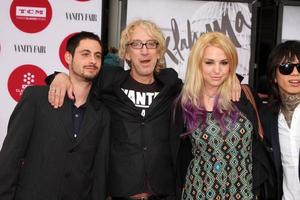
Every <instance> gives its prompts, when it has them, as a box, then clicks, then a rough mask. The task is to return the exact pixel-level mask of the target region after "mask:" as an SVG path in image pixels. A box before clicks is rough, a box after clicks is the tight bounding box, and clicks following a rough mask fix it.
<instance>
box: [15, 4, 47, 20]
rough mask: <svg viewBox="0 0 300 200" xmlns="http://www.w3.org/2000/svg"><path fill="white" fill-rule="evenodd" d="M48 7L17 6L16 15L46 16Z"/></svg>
mask: <svg viewBox="0 0 300 200" xmlns="http://www.w3.org/2000/svg"><path fill="white" fill-rule="evenodd" d="M46 11H47V9H46V8H39V7H24V6H17V7H16V16H17V17H32V18H35V17H36V18H44V20H45V18H46Z"/></svg>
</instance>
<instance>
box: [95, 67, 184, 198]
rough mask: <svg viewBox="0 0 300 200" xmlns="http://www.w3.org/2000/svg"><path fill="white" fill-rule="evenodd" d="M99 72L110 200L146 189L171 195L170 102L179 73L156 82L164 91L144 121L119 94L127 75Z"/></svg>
mask: <svg viewBox="0 0 300 200" xmlns="http://www.w3.org/2000/svg"><path fill="white" fill-rule="evenodd" d="M101 70H102V71H101V74H100V78H99V80H98V81H99V88H98V90H97V91H98V92H99V95H100V96H99V97H100V98H101V100H103V102H104V103H105V105H106V106H107V107H108V108H109V110H110V113H111V118H112V129H111V157H110V160H111V165H110V180H109V186H110V193H111V196H114V197H127V196H130V195H133V194H137V193H141V192H145V190H147V189H149V188H150V189H151V190H152V192H153V193H154V194H156V195H174V193H175V165H174V163H173V159H172V154H171V147H170V146H171V136H170V130H169V125H170V124H169V122H170V117H171V109H172V104H173V101H174V99H175V97H176V96H177V94H178V92H179V91H180V89H181V86H182V82H181V80H180V79H178V77H177V73H176V72H175V71H174V70H173V69H170V68H167V69H163V70H162V71H161V72H160V73H159V74H158V75H156V76H155V78H156V80H157V81H158V82H159V83H160V84H161V85H162V86H163V87H162V89H161V91H160V93H159V94H158V95H157V97H155V99H154V100H153V102H152V104H151V106H150V107H149V109H148V110H147V113H146V115H145V117H142V116H141V114H140V111H139V109H137V108H136V107H135V105H134V104H133V103H132V101H131V100H130V99H129V98H128V97H127V95H126V94H125V93H124V92H123V91H122V89H121V87H122V83H123V82H124V81H125V80H126V79H127V78H128V77H129V76H130V71H124V70H123V69H122V68H118V67H111V68H105V67H103V68H102V69H101Z"/></svg>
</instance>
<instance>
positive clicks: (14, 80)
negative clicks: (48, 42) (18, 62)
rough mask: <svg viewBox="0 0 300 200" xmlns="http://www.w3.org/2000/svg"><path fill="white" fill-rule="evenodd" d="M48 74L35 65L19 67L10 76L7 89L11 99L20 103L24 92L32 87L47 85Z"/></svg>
mask: <svg viewBox="0 0 300 200" xmlns="http://www.w3.org/2000/svg"><path fill="white" fill-rule="evenodd" d="M46 76H47V75H46V73H45V72H44V71H43V70H42V69H41V68H39V67H37V66H35V65H22V66H19V67H17V68H16V69H15V70H14V71H13V72H12V73H11V74H10V76H9V78H8V83H7V85H8V86H7V87H8V90H9V93H10V95H11V97H12V98H13V99H14V100H15V101H19V100H20V98H21V96H22V94H23V91H24V90H25V89H26V87H28V86H30V85H45V82H44V79H45V78H46Z"/></svg>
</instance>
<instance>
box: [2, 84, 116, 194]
mask: <svg viewBox="0 0 300 200" xmlns="http://www.w3.org/2000/svg"><path fill="white" fill-rule="evenodd" d="M48 90H49V88H48V87H38V86H35V87H28V88H26V90H25V91H24V93H23V96H22V99H21V100H20V102H19V103H18V104H17V106H16V108H15V109H14V111H13V113H12V115H11V118H10V120H9V125H8V133H7V136H6V138H5V140H4V143H3V146H2V149H1V152H0V200H62V199H64V200H105V199H106V180H107V171H108V162H109V161H108V156H109V152H108V151H109V124H110V123H109V120H110V117H109V113H108V111H107V109H106V108H105V107H104V106H103V104H101V103H100V102H99V101H95V98H92V97H90V101H89V102H88V105H87V108H86V111H85V117H84V121H83V123H82V127H81V130H80V133H79V137H78V138H77V139H76V140H74V137H73V132H72V127H73V126H72V112H71V103H72V102H71V101H70V100H69V99H65V102H64V105H63V107H62V108H61V109H54V108H53V107H52V106H51V105H50V104H49V102H48Z"/></svg>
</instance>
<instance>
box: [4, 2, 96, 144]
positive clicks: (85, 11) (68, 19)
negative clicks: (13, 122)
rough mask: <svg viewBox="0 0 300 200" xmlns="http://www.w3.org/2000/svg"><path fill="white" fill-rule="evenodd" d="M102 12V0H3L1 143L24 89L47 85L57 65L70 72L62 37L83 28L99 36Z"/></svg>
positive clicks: (57, 67) (57, 69) (59, 68)
mask: <svg viewBox="0 0 300 200" xmlns="http://www.w3.org/2000/svg"><path fill="white" fill-rule="evenodd" d="M101 12H102V0H68V1H63V2H62V1H61V0H14V1H12V0H2V1H0V60H1V62H0V74H1V79H0V105H1V112H0V130H1V132H0V148H1V147H2V142H3V139H4V137H5V135H6V132H7V123H8V120H9V116H10V114H11V112H12V110H13V108H14V107H15V105H16V103H17V101H18V100H19V98H20V96H21V94H22V91H23V90H24V88H26V87H27V86H28V85H35V84H37V85H40V84H44V82H43V80H44V78H45V76H46V74H50V73H53V71H54V70H56V71H65V72H67V69H66V68H65V67H64V65H63V63H62V61H61V60H60V54H61V55H62V54H63V53H64V48H62V49H61V50H60V46H61V44H62V42H63V41H65V39H66V37H67V36H69V35H70V34H72V33H74V32H79V31H82V30H86V31H91V32H94V33H95V34H98V35H99V36H101ZM62 46H63V45H62Z"/></svg>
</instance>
